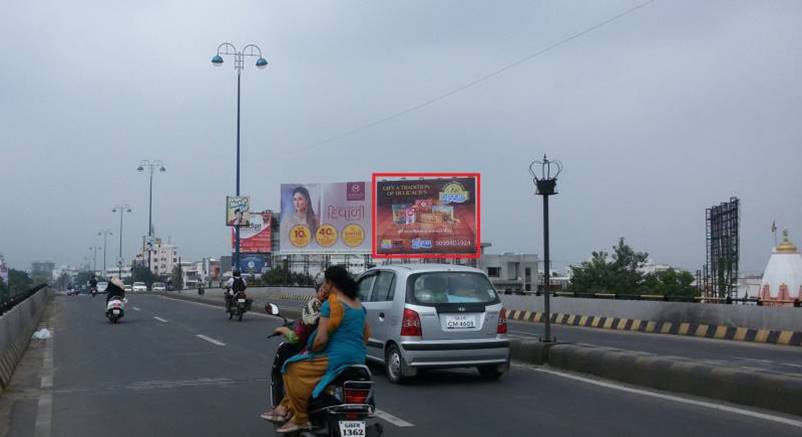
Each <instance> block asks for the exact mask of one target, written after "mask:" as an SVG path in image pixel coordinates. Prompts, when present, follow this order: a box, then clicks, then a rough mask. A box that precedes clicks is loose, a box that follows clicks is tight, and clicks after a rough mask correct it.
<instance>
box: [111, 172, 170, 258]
mask: <svg viewBox="0 0 802 437" xmlns="http://www.w3.org/2000/svg"><path fill="white" fill-rule="evenodd" d="M145 169H147V170H148V174H149V176H150V195H149V197H148V241H147V247H148V270H150V263H151V254H152V249H153V173H154V172H155V171H156V169H158V170H159V171H160V172H162V173H164V172H166V171H167V169H166V168H164V163H163V162H161V161H160V160H158V159H157V160H155V161H148V160H143V161H142V162H140V163H139V167H137V168H136V170H137V171H138V172H140V173H141V172H144V171H145ZM128 212H131V211H128ZM120 220H122V219H120ZM121 238H122V237H121ZM120 246H121V247H122V244H121V245H120Z"/></svg>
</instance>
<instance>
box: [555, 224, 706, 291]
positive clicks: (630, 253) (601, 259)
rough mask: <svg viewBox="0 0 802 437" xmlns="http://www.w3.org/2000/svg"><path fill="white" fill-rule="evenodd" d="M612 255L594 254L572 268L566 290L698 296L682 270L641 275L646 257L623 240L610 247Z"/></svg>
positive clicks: (600, 252)
mask: <svg viewBox="0 0 802 437" xmlns="http://www.w3.org/2000/svg"><path fill="white" fill-rule="evenodd" d="M612 249H613V251H612V253H609V252H605V251H598V252H593V253H592V254H591V258H590V260H588V261H585V262H583V263H582V264H580V265H578V266H571V270H572V273H573V275H572V277H571V285H570V286H569V291H573V292H576V293H616V294H653V295H662V296H670V297H693V296H697V295H698V294H699V291H698V290H697V288H696V287H695V286H693V285H691V283H693V281H694V277H693V275H691V274H690V273H688V272H686V271H684V270H675V269H673V268H669V269H668V270H665V271H658V272H654V273H642V272H641V271H640V268H641V267H642V266H643V265H644V264H646V260H647V259H648V257H649V254H648V253H646V252H638V251H636V250H634V249H633V248H632V247H630V246H629V245H627V244H626V242H625V241H624V238H623V237H622V238H621V239H619V240H618V244H617V245H615V246H613V248H612Z"/></svg>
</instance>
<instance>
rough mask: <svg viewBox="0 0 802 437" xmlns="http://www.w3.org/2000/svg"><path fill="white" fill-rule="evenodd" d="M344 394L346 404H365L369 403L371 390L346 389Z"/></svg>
mask: <svg viewBox="0 0 802 437" xmlns="http://www.w3.org/2000/svg"><path fill="white" fill-rule="evenodd" d="M343 393H344V395H343V398H345V399H344V402H345V403H346V404H364V403H367V401H368V395H370V390H364V389H358V388H349V387H346V388H345V389H344V390H343Z"/></svg>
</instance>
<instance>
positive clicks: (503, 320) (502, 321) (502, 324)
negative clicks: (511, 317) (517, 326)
mask: <svg viewBox="0 0 802 437" xmlns="http://www.w3.org/2000/svg"><path fill="white" fill-rule="evenodd" d="M506 333H507V310H505V309H504V308H502V309H501V311H500V312H499V313H498V327H497V328H496V334H506Z"/></svg>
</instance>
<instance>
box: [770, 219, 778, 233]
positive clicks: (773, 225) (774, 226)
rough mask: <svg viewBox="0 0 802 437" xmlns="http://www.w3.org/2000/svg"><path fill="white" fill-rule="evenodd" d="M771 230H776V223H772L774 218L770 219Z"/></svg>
mask: <svg viewBox="0 0 802 437" xmlns="http://www.w3.org/2000/svg"><path fill="white" fill-rule="evenodd" d="M771 232H777V224H775V223H774V220H772V221H771Z"/></svg>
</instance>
